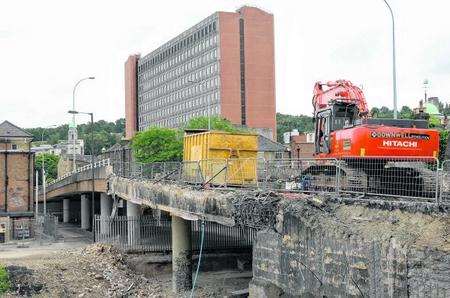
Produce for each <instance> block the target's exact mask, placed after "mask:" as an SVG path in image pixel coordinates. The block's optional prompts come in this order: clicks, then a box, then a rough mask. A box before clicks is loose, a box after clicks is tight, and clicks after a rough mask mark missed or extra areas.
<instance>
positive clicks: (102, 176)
mask: <svg viewBox="0 0 450 298" xmlns="http://www.w3.org/2000/svg"><path fill="white" fill-rule="evenodd" d="M93 170H94V180H95V183H96V191H98V192H105V191H106V181H107V178H108V176H110V175H111V174H112V167H111V166H110V161H109V159H105V160H101V161H98V162H96V163H94V167H93ZM91 180H92V165H91V164H89V165H86V166H83V167H81V168H78V169H77V170H76V171H74V172H70V173H67V174H66V175H64V176H61V177H59V178H58V179H56V180H54V181H52V182H51V183H49V184H47V187H46V193H47V198H51V197H54V196H57V195H64V194H65V193H67V194H69V193H72V192H79V191H83V190H84V189H86V190H85V191H89V190H90V187H89V185H88V184H89V183H90V181H91ZM42 194H43V190H42V189H40V191H39V197H40V198H39V199H40V200H41V199H42V198H41V197H42Z"/></svg>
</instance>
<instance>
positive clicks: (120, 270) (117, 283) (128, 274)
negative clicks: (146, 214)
mask: <svg viewBox="0 0 450 298" xmlns="http://www.w3.org/2000/svg"><path fill="white" fill-rule="evenodd" d="M76 253H78V254H81V255H82V256H83V257H85V258H92V259H94V260H95V262H93V263H92V264H91V265H90V267H91V268H90V272H89V275H90V276H91V277H92V278H94V279H96V280H105V281H107V282H108V285H109V287H108V288H107V289H106V293H105V295H106V296H107V297H127V296H131V297H159V296H160V295H161V294H160V293H162V289H161V285H160V284H159V283H155V281H154V280H152V281H151V282H150V280H149V279H147V278H146V277H144V276H143V275H140V274H136V273H135V272H133V271H131V270H130V269H129V267H128V265H127V264H126V262H125V255H124V254H122V253H121V252H120V251H119V250H118V249H116V248H115V247H113V246H111V245H107V244H99V243H97V244H94V245H90V246H88V247H86V248H85V249H83V250H81V251H79V252H76ZM83 296H84V295H83ZM83 296H81V297H83ZM88 296H89V293H86V297H88ZM161 297H162V296H161Z"/></svg>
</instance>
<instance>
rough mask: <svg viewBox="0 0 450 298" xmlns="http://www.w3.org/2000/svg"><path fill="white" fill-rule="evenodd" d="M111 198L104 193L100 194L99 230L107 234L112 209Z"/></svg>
mask: <svg viewBox="0 0 450 298" xmlns="http://www.w3.org/2000/svg"><path fill="white" fill-rule="evenodd" d="M112 203H113V201H112V199H111V197H109V196H108V195H107V194H106V193H101V194H100V232H101V233H102V234H109V226H110V225H109V218H110V216H111V211H112Z"/></svg>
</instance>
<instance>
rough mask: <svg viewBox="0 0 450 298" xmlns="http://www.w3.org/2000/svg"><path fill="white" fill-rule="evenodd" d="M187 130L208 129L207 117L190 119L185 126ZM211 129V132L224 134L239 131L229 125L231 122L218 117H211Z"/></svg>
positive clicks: (231, 124)
mask: <svg viewBox="0 0 450 298" xmlns="http://www.w3.org/2000/svg"><path fill="white" fill-rule="evenodd" d="M186 128H187V129H208V117H205V116H200V117H195V118H191V119H190V120H189V122H188V124H187V125H186ZM211 129H212V130H221V131H226V132H237V131H240V129H238V128H237V127H235V126H234V125H233V123H231V121H229V120H227V119H225V118H222V117H218V116H212V117H211Z"/></svg>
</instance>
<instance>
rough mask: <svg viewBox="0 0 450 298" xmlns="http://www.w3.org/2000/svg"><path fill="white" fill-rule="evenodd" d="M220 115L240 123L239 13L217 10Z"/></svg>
mask: <svg viewBox="0 0 450 298" xmlns="http://www.w3.org/2000/svg"><path fill="white" fill-rule="evenodd" d="M219 26H220V27H219V32H220V34H219V37H220V101H221V107H220V108H221V115H222V116H223V117H225V118H226V119H228V120H230V121H231V122H232V123H234V124H237V125H241V124H242V123H241V93H240V88H241V81H240V60H239V14H236V13H232V12H219Z"/></svg>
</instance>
